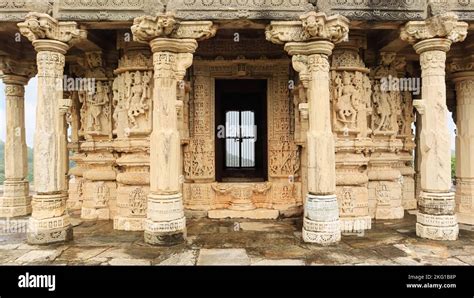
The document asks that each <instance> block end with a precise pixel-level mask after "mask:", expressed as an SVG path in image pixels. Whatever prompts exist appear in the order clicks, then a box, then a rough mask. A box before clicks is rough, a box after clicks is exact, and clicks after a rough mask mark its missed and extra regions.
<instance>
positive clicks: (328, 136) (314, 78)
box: [266, 12, 349, 244]
mask: <svg viewBox="0 0 474 298" xmlns="http://www.w3.org/2000/svg"><path fill="white" fill-rule="evenodd" d="M300 20H301V21H294V22H272V23H271V24H270V25H269V27H268V28H267V31H266V37H267V39H268V40H269V41H272V42H274V43H280V44H281V43H285V42H288V43H286V45H285V50H286V51H287V52H288V54H289V55H291V56H293V57H292V62H293V68H294V69H295V70H296V71H297V72H299V76H300V79H301V80H302V81H303V84H304V85H305V87H306V88H307V92H308V121H309V127H308V133H307V144H308V145H307V147H308V151H307V152H308V194H307V197H306V204H305V212H304V222H303V240H304V241H306V242H313V243H319V244H330V243H334V242H338V241H339V240H340V239H341V229H340V221H339V208H338V202H337V198H336V194H335V193H336V159H335V153H334V150H335V148H334V135H333V132H332V125H331V108H330V90H329V61H328V59H329V56H330V55H331V53H332V50H333V48H334V44H335V43H339V42H341V41H343V40H346V39H347V34H348V32H349V20H347V19H346V18H344V17H341V16H331V17H326V15H325V14H324V13H316V12H309V13H306V14H304V15H302V16H301V17H300Z"/></svg>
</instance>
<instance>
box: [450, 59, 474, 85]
mask: <svg viewBox="0 0 474 298" xmlns="http://www.w3.org/2000/svg"><path fill="white" fill-rule="evenodd" d="M447 69H448V71H449V72H451V78H452V79H453V81H454V82H458V81H463V80H474V55H469V56H465V57H455V58H452V59H451V60H450V61H449V62H448V65H447Z"/></svg>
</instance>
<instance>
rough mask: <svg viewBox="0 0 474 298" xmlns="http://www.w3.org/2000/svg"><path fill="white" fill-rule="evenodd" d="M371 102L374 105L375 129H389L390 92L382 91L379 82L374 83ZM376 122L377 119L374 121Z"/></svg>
mask: <svg viewBox="0 0 474 298" xmlns="http://www.w3.org/2000/svg"><path fill="white" fill-rule="evenodd" d="M372 99H373V104H374V106H375V112H376V114H377V116H378V117H377V118H378V119H377V120H378V123H376V125H377V127H376V128H375V131H386V130H390V126H391V122H390V121H391V120H390V116H391V114H392V112H391V108H390V102H389V101H390V94H389V93H387V92H382V90H381V88H380V84H379V83H375V84H374V95H373V98H372ZM375 122H377V121H375Z"/></svg>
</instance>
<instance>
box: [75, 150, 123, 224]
mask: <svg viewBox="0 0 474 298" xmlns="http://www.w3.org/2000/svg"><path fill="white" fill-rule="evenodd" d="M83 161H84V163H85V164H86V165H87V170H86V171H84V174H83V177H84V182H83V183H84V184H83V190H84V200H83V204H82V209H81V218H84V219H113V218H114V217H115V215H116V212H117V205H116V203H117V183H116V176H117V173H116V170H115V161H116V158H115V156H114V154H112V153H105V152H103V153H102V152H100V151H99V150H97V151H95V152H90V153H88V154H87V157H85V158H84V159H83Z"/></svg>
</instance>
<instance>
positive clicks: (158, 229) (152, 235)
mask: <svg viewBox="0 0 474 298" xmlns="http://www.w3.org/2000/svg"><path fill="white" fill-rule="evenodd" d="M185 240H186V218H185V217H182V218H180V219H177V220H172V221H162V222H155V221H152V220H150V219H147V220H146V221H145V242H146V243H148V244H152V245H161V246H171V245H176V244H180V243H183V242H184V241H185Z"/></svg>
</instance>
